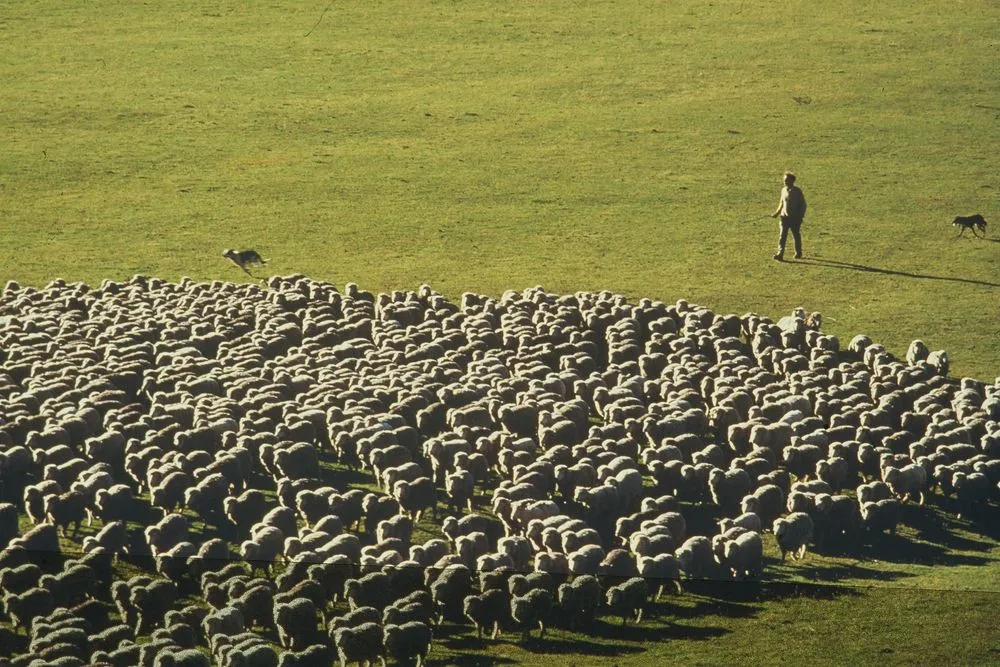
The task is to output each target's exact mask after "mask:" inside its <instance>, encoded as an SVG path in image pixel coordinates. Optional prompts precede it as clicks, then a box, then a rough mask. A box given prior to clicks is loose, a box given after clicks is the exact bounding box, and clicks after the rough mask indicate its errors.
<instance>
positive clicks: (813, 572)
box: [801, 563, 914, 585]
mask: <svg viewBox="0 0 1000 667" xmlns="http://www.w3.org/2000/svg"><path fill="white" fill-rule="evenodd" d="M801 573H802V577H803V578H805V579H809V580H811V582H815V583H819V584H824V585H842V584H840V583H839V582H842V581H844V580H862V581H881V582H892V581H897V580H899V579H904V578H906V577H912V576H914V575H913V574H912V573H910V572H893V571H889V570H882V569H878V568H869V567H863V566H860V565H858V564H857V563H848V564H844V565H811V566H806V567H804V568H802V570H801Z"/></svg>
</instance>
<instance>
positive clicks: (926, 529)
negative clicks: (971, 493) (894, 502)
mask: <svg viewBox="0 0 1000 667" xmlns="http://www.w3.org/2000/svg"><path fill="white" fill-rule="evenodd" d="M907 525H908V526H910V527H911V528H913V530H914V531H916V536H917V538H918V539H920V540H923V541H925V542H931V543H934V544H937V545H939V546H941V547H944V548H946V549H953V550H956V551H980V552H984V553H985V552H988V551H991V550H993V548H994V547H995V546H996V544H994V543H995V542H997V541H1000V525H998V523H997V522H996V521H995V518H994V516H993V515H992V514H987V515H984V516H975V517H972V518H971V519H957V518H956V517H955V515H954V514H952V513H951V509H950V508H948V507H944V506H939V511H932V512H911V513H910V516H908V517H907ZM957 530H962V531H964V532H966V533H969V534H973V535H976V536H979V537H984V538H987V539H989V540H993V542H987V541H985V540H977V539H973V538H970V537H965V536H963V535H960V534H958V532H957Z"/></svg>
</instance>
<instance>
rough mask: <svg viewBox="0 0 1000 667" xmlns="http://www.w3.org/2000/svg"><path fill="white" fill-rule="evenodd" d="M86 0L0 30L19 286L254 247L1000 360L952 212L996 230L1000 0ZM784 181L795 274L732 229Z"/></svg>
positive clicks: (972, 248) (6, 227) (416, 280)
mask: <svg viewBox="0 0 1000 667" xmlns="http://www.w3.org/2000/svg"><path fill="white" fill-rule="evenodd" d="M73 4H77V3H71V4H70V5H67V3H55V2H38V3H31V4H30V5H17V6H11V7H10V8H9V11H7V12H4V16H3V18H2V19H0V36H2V39H0V75H2V78H3V81H4V95H3V98H2V106H0V129H2V131H3V134H4V136H5V142H4V159H3V160H2V161H0V183H3V184H4V185H5V188H4V189H3V190H2V191H0V210H2V215H0V233H2V234H3V237H4V238H5V239H10V240H11V241H12V242H10V243H5V244H3V248H2V249H0V265H2V266H3V277H4V278H8V279H11V278H13V279H17V280H20V281H22V282H26V283H32V284H44V283H45V282H47V281H48V280H50V279H51V278H53V277H56V276H62V277H65V278H67V279H71V280H78V279H83V280H88V281H99V280H101V279H103V278H106V277H125V276H128V275H131V274H133V273H136V272H143V273H148V274H155V275H158V276H163V277H165V278H171V279H176V278H177V277H179V276H181V275H190V276H192V277H195V278H231V279H239V278H240V274H239V273H238V272H237V271H235V270H234V269H233V268H232V267H230V266H228V265H227V264H226V263H225V262H224V260H222V259H221V258H220V257H219V254H220V252H221V250H222V249H223V248H225V247H230V246H239V247H255V248H257V249H259V250H260V251H261V252H262V253H263V254H264V255H265V256H266V257H270V258H271V259H272V261H273V263H272V265H271V271H273V272H277V273H292V272H302V273H306V274H308V275H311V276H314V277H317V278H325V279H329V280H333V281H336V282H340V283H342V282H345V281H348V280H353V281H357V282H359V283H362V284H363V285H364V286H366V287H369V288H371V289H376V290H388V289H395V288H400V287H416V286H417V285H418V284H420V283H421V282H428V283H431V284H432V285H434V286H435V287H436V288H438V289H440V290H441V291H443V292H445V293H450V294H457V293H459V292H461V291H463V290H475V291H484V292H489V293H499V292H501V291H503V290H504V289H507V288H514V289H520V288H522V287H525V286H528V285H533V284H539V283H540V284H544V285H545V286H546V287H547V288H549V289H552V290H558V291H573V290H576V289H583V288H609V289H614V290H619V291H623V292H626V293H629V294H632V295H636V296H639V295H642V296H651V297H658V298H662V299H666V300H670V301H672V300H674V299H676V298H678V297H684V298H688V299H689V300H692V301H695V302H697V303H701V304H703V305H707V306H710V307H713V308H716V309H718V310H724V311H735V312H744V311H746V310H749V309H753V310H757V311H759V312H762V313H765V314H770V315H781V314H784V313H785V312H787V311H789V310H790V309H791V308H793V307H794V306H796V305H799V304H804V305H805V306H806V307H807V308H810V309H818V310H821V311H823V312H824V313H825V314H826V315H827V316H828V319H827V322H828V328H829V329H830V330H831V331H833V332H835V333H838V334H840V335H842V336H850V335H853V334H855V333H858V332H865V333H868V334H869V335H871V336H873V337H875V338H877V339H878V340H881V341H884V342H885V343H887V344H888V345H889V346H890V349H892V350H894V351H897V352H899V353H901V352H902V351H903V350H904V349H905V346H906V345H907V344H908V343H909V341H910V340H912V339H913V338H915V337H921V338H923V339H924V340H925V341H927V342H928V344H929V345H930V346H931V347H932V348H945V349H947V350H949V352H950V353H951V356H952V359H953V364H954V370H955V372H956V373H957V374H967V375H976V376H979V377H983V378H988V379H992V378H993V377H995V376H996V374H997V369H998V368H1000V334H998V328H997V327H996V326H995V325H996V320H997V314H998V313H1000V299H998V285H1000V276H998V271H997V269H998V267H1000V246H998V245H997V243H996V241H995V239H991V240H989V241H986V242H983V241H970V240H965V239H962V240H959V241H956V240H954V239H953V237H954V235H955V232H954V230H953V229H952V228H951V227H950V225H949V224H948V223H949V222H950V220H951V219H952V217H954V216H955V215H957V214H965V213H972V212H976V211H979V212H982V213H983V214H984V215H985V216H986V217H987V219H991V218H994V217H996V215H995V211H996V210H997V187H1000V184H998V183H997V181H996V169H995V165H994V160H993V154H992V153H993V147H995V146H996V145H997V144H998V140H1000V126H998V123H997V119H998V118H1000V115H998V114H1000V79H998V78H997V77H996V74H995V58H994V51H995V49H994V48H992V47H991V46H990V45H991V44H993V45H995V42H996V31H997V27H998V25H1000V21H998V17H1000V10H998V9H997V8H996V7H995V6H993V5H991V4H989V3H983V2H973V1H969V2H958V3H951V4H949V5H947V6H945V5H942V4H940V3H932V2H921V3H912V2H895V1H891V2H884V3H879V5H878V7H877V8H874V7H872V6H871V5H869V4H868V3H860V2H836V3H823V4H822V5H821V6H818V5H816V4H815V3H802V2H790V3H783V4H781V5H767V4H763V5H762V4H760V3H747V2H743V1H736V0H733V1H718V2H713V3H700V2H671V3H658V4H654V5H650V4H648V3H638V2H624V3H623V2H595V3H585V4H582V5H581V4H579V3H575V2H555V1H547V2H532V3H517V4H515V5H508V4H504V5H497V4H496V3H490V2H461V3H457V2H435V3H407V5H406V6H405V7H404V6H399V5H396V4H395V3H372V2H336V3H333V4H332V5H326V4H325V3H313V2H309V3H305V2H288V3H280V4H277V5H275V4H272V3H226V2H221V3H215V4H213V6H212V8H211V10H207V9H201V8H195V7H192V6H191V5H190V3H185V2H171V1H169V0H168V1H166V2H158V3H154V4H152V5H142V6H139V5H135V6H133V5H125V6H122V5H121V4H120V3H102V2H97V3H88V4H86V5H83V4H77V6H72V5H73ZM324 12H325V13H324ZM786 169H791V170H794V171H796V172H797V173H798V174H799V176H800V180H799V183H800V185H801V186H802V188H803V190H804V191H805V193H806V196H807V197H808V200H809V204H810V210H809V215H808V216H807V221H806V224H805V227H804V234H805V243H806V254H807V259H806V260H805V261H802V262H795V263H793V262H789V263H786V264H777V263H775V262H773V261H772V260H771V259H770V256H771V254H772V253H773V251H774V246H775V241H776V238H775V237H776V224H775V223H774V222H773V221H772V220H770V219H766V220H757V221H754V222H743V221H745V220H747V219H749V218H754V217H758V216H762V215H764V214H767V213H770V212H771V211H772V210H773V208H774V206H775V204H776V202H777V196H778V191H779V189H780V175H781V173H782V172H783V171H784V170H786ZM995 224H1000V223H995ZM993 234H994V236H995V235H996V232H993Z"/></svg>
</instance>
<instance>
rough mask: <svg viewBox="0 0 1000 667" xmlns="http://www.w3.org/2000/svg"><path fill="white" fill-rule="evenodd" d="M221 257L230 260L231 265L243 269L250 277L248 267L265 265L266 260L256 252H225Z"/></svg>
mask: <svg viewBox="0 0 1000 667" xmlns="http://www.w3.org/2000/svg"><path fill="white" fill-rule="evenodd" d="M222 256H223V257H225V258H226V259H229V260H231V261H232V262H233V264H235V265H236V266H238V267H240V268H241V269H243V270H244V271H245V272H246V274H247V275H248V276H251V277H252V276H253V274H252V273H250V269H249V267H251V266H263V265H264V264H267V260H266V259H264V258H263V257H261V256H260V254H259V253H258V252H257V251H256V250H226V251H225V252H223V253H222Z"/></svg>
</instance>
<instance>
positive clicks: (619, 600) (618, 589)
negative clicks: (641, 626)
mask: <svg viewBox="0 0 1000 667" xmlns="http://www.w3.org/2000/svg"><path fill="white" fill-rule="evenodd" d="M605 596H606V599H607V603H608V606H609V607H610V608H611V609H612V611H614V613H615V614H617V615H619V616H621V618H622V625H623V626H624V625H625V624H626V623H627V622H628V619H630V618H632V616H633V615H634V616H635V622H636V623H641V622H642V613H643V610H644V609H645V606H646V599H647V597H648V596H649V590H648V588H647V586H646V580H645V579H643V578H642V577H632V578H631V579H629V580H627V581H625V582H623V583H621V584H618V585H616V586H612V587H611V588H609V589H608V590H607V591H606V592H605Z"/></svg>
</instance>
